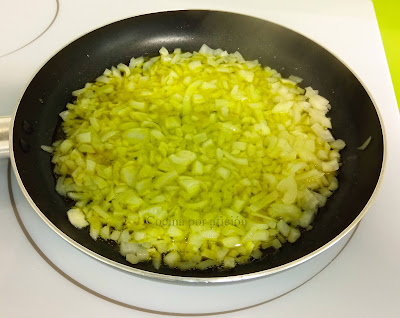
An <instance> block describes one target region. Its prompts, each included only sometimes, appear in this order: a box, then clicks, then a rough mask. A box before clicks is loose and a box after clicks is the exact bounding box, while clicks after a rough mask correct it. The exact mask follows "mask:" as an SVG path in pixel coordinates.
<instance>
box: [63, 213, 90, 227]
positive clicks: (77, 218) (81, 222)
mask: <svg viewBox="0 0 400 318" xmlns="http://www.w3.org/2000/svg"><path fill="white" fill-rule="evenodd" d="M67 215H68V220H69V221H70V222H71V224H72V225H73V226H75V227H77V228H78V229H82V228H84V227H86V226H88V225H89V222H88V221H86V218H85V214H83V212H82V211H81V210H80V209H77V208H73V209H70V210H68V212H67Z"/></svg>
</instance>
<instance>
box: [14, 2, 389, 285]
mask: <svg viewBox="0 0 400 318" xmlns="http://www.w3.org/2000/svg"><path fill="white" fill-rule="evenodd" d="M177 12H210V13H229V14H233V15H238V16H242V17H250V18H252V19H257V20H260V21H266V22H269V23H271V24H274V25H277V26H279V27H280V28H284V29H286V30H289V31H291V32H294V33H296V34H298V35H301V36H303V37H304V38H306V39H308V40H309V41H311V42H313V43H315V44H316V45H318V46H319V47H321V48H323V49H324V50H325V51H326V52H328V53H329V54H330V55H332V56H333V57H335V58H336V59H337V60H338V61H339V62H340V63H341V64H342V65H343V66H345V67H346V68H347V69H348V70H349V71H350V72H351V73H352V74H353V76H354V77H355V78H356V79H357V80H358V82H359V83H360V84H361V86H362V87H363V88H364V90H365V92H366V93H367V94H368V97H369V98H370V100H371V102H372V104H373V106H374V108H375V112H376V114H377V116H378V120H379V124H380V126H381V131H382V141H383V157H382V166H381V170H380V173H379V177H378V181H377V183H376V185H375V188H374V190H373V192H372V194H371V196H370V198H369V199H368V201H367V203H366V204H365V205H364V207H363V209H362V210H361V211H360V213H359V214H358V215H357V217H356V218H355V219H354V220H353V221H352V222H351V223H350V224H349V225H348V226H347V227H346V228H345V229H344V230H343V231H342V232H341V233H340V234H338V235H337V236H336V237H335V238H333V239H332V240H330V241H329V242H327V243H325V244H324V245H323V246H321V247H319V248H318V249H316V250H315V251H313V252H311V253H309V254H307V255H305V256H303V257H301V258H298V259H296V260H293V261H291V262H289V263H286V264H283V265H280V266H277V267H274V268H270V269H266V270H262V271H258V272H253V273H247V274H241V275H234V276H224V277H196V276H193V277H190V276H178V275H169V274H161V273H155V272H150V271H146V270H142V269H139V268H134V267H131V266H128V265H124V264H121V263H119V262H116V261H113V260H110V259H108V258H106V257H104V256H102V255H100V254H98V253H95V252H93V251H92V250H90V249H88V248H86V247H84V246H83V245H81V244H79V243H78V242H76V241H74V240H73V239H72V238H70V237H69V236H68V235H66V234H65V233H64V232H62V231H61V230H60V229H59V228H58V227H56V226H55V225H54V224H53V223H52V222H51V221H50V220H49V219H48V218H47V217H46V216H45V215H44V214H43V212H42V211H41V210H40V209H39V207H38V206H37V205H36V204H35V202H34V201H33V199H32V198H31V196H30V195H29V193H28V191H27V190H26V188H25V186H24V184H23V182H22V179H21V176H20V174H19V171H18V167H17V164H16V161H15V157H14V149H13V147H14V145H13V138H14V134H13V133H14V124H15V118H16V115H17V112H18V108H19V105H20V103H21V100H22V98H23V96H24V95H25V92H26V90H27V89H28V87H29V85H30V84H31V82H32V80H33V79H34V78H35V77H36V75H37V74H38V73H39V72H40V70H41V69H42V68H43V67H44V66H45V65H46V64H47V63H48V62H49V61H50V60H51V59H52V58H53V57H54V56H56V55H57V54H58V53H59V52H61V51H62V50H64V49H65V48H66V47H67V46H69V45H70V44H72V43H73V42H75V41H77V40H78V39H80V38H82V37H83V36H86V35H88V34H90V33H92V32H95V31H97V30H99V29H102V28H105V27H107V26H110V25H112V24H115V23H119V22H122V21H125V20H129V19H133V18H137V17H143V16H150V15H155V14H168V13H177ZM9 145H10V160H11V165H12V167H13V171H14V173H15V176H16V179H17V182H18V185H19V187H20V189H21V191H22V193H23V194H24V196H25V198H26V199H27V200H28V202H29V204H30V205H31V207H32V208H33V209H34V210H35V212H36V213H37V214H38V215H39V216H40V218H41V219H42V220H43V221H44V222H45V223H46V224H47V225H48V226H49V227H50V228H51V229H52V230H53V231H54V232H56V233H57V234H58V235H59V236H60V237H61V238H63V239H64V240H65V241H67V242H68V243H69V244H71V245H72V246H74V247H75V248H77V249H78V250H80V251H81V252H83V253H85V254H87V255H89V256H91V257H93V258H95V259H97V260H99V261H101V262H103V263H105V264H108V265H110V266H112V267H114V268H116V269H118V270H123V271H126V272H130V273H132V274H135V275H139V276H142V277H145V278H149V279H156V280H159V279H160V280H163V281H168V282H180V283H229V282H240V281H245V280H250V279H256V278H259V277H263V276H267V275H273V274H275V273H278V272H281V271H283V270H287V269H290V268H292V267H294V266H296V265H299V264H302V263H304V262H306V261H308V260H310V259H311V258H313V257H315V256H317V255H319V254H320V253H322V252H324V251H325V250H326V249H328V248H329V247H331V246H332V245H334V244H335V243H337V242H338V241H339V240H340V239H342V238H343V237H344V236H345V235H346V234H348V233H349V232H350V231H351V230H352V229H353V228H354V227H355V226H356V225H357V224H358V223H359V222H360V221H361V219H362V218H363V217H364V215H365V214H366V212H367V210H368V209H369V208H370V206H371V204H372V202H373V200H374V199H375V198H376V196H377V194H378V192H379V190H380V188H381V186H382V182H383V181H382V180H383V175H384V173H385V170H386V162H387V134H386V128H385V125H384V122H383V117H382V114H381V112H380V111H379V108H378V107H377V104H376V102H375V100H374V98H373V96H372V94H371V92H370V91H369V89H368V87H367V86H366V85H365V83H364V82H363V81H362V80H361V78H360V76H359V75H358V74H357V73H356V72H355V71H354V70H353V69H352V68H351V67H350V66H349V65H348V64H347V63H345V62H344V61H343V60H342V59H341V58H340V57H338V56H337V55H336V54H334V53H333V52H331V51H330V50H329V49H327V48H326V47H325V46H324V45H322V44H320V43H319V42H317V41H315V40H313V39H311V38H309V37H308V36H307V35H304V34H302V33H301V32H299V31H296V30H293V29H292V28H290V27H286V26H283V25H281V24H279V23H276V22H272V21H269V20H266V19H263V18H259V17H257V16H253V15H250V14H241V13H237V12H232V11H221V10H202V9H193V10H192V9H188V10H166V11H158V12H152V13H147V14H139V15H134V16H132V17H128V18H124V19H121V20H117V21H114V22H111V23H108V24H105V25H103V26H100V27H98V28H96V29H92V30H90V31H88V32H86V33H83V34H80V35H79V36H77V37H76V38H75V39H73V40H72V41H70V42H68V43H67V44H66V45H64V46H63V47H62V48H60V49H58V51H57V52H55V53H54V54H52V55H51V56H50V58H48V59H47V60H46V61H45V62H44V63H43V64H42V65H41V66H39V68H38V69H37V71H36V72H35V73H34V74H33V75H32V77H31V79H30V80H29V82H28V83H27V85H26V86H25V88H24V90H23V91H22V93H21V96H20V98H19V99H18V102H17V105H16V107H15V109H14V113H13V115H12V116H11V123H10V134H9Z"/></svg>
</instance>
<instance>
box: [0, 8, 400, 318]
mask: <svg viewBox="0 0 400 318" xmlns="http://www.w3.org/2000/svg"><path fill="white" fill-rule="evenodd" d="M5 2H6V1H3V2H2V4H1V5H0V10H1V11H2V12H3V13H2V14H3V15H4V16H8V15H14V17H15V19H14V20H13V19H9V20H7V21H11V22H13V21H14V22H15V20H16V19H18V21H20V23H22V24H23V28H21V25H20V24H18V25H17V26H18V29H15V27H16V26H15V25H13V24H12V23H11V22H10V23H11V24H7V23H8V22H7V21H6V20H5V19H3V18H2V19H0V20H1V21H0V41H1V43H3V44H4V45H5V44H7V45H8V47H7V48H4V47H2V49H1V50H0V52H1V53H3V52H6V51H7V49H10V52H11V51H13V50H15V49H17V48H18V47H21V46H23V45H25V44H27V43H29V41H30V40H33V39H34V38H35V37H37V36H38V35H40V33H41V32H42V31H44V30H45V29H46V27H47V26H48V24H50V23H51V20H52V18H53V16H54V14H55V13H56V11H57V2H56V0H36V1H35V3H36V5H35V6H32V5H28V1H27V0H25V1H23V0H14V1H13V2H12V1H11V0H8V1H7V3H9V4H8V5H5V4H4V3H5ZM29 3H30V2H29ZM188 8H202V9H218V10H225V11H233V12H239V13H244V14H249V15H253V16H257V17H261V18H265V19H267V20H270V21H273V22H277V23H280V24H282V25H285V26H287V27H290V28H292V29H295V30H297V31H298V32H300V33H302V34H305V35H307V36H308V37H310V38H311V39H313V40H315V41H316V42H318V43H320V44H322V45H324V46H325V47H327V48H328V49H329V50H330V51H331V52H333V53H334V54H336V55H337V56H338V57H340V58H341V59H342V60H343V61H345V63H346V64H347V65H349V66H350V67H351V68H352V69H353V70H354V71H355V72H356V73H357V75H358V76H359V78H361V79H362V81H363V83H364V84H365V86H366V87H367V88H368V89H369V91H370V92H371V94H372V96H373V97H374V99H375V101H376V104H377V106H378V108H379V110H380V112H381V114H382V117H383V120H384V125H385V128H386V133H387V139H388V156H387V164H386V173H385V177H384V181H383V183H382V187H381V190H380V192H379V194H378V196H377V197H376V199H375V200H374V203H373V205H372V206H371V208H370V209H369V212H368V213H367V215H366V216H365V218H364V219H363V221H362V222H361V225H360V226H359V228H358V230H357V231H356V233H355V235H354V237H353V238H352V240H351V241H350V243H349V245H348V246H347V247H346V248H345V250H344V251H343V252H342V253H341V254H340V255H339V256H338V257H337V258H336V259H335V260H334V261H333V263H332V264H330V265H329V266H328V267H327V268H326V269H325V270H324V271H323V272H321V273H320V274H318V275H317V276H316V277H314V278H313V279H312V280H311V281H309V282H308V283H306V284H305V285H303V286H301V287H300V288H298V289H296V290H295V291H293V292H291V293H289V294H287V295H285V296H282V297H280V298H278V299H276V300H273V301H271V302H268V303H266V304H263V305H260V306H257V307H254V308H251V309H247V310H244V311H238V312H235V313H229V314H225V315H221V316H226V317H264V316H267V315H268V317H292V316H298V317H309V318H312V317H320V316H323V317H335V318H336V317H339V316H341V317H376V316H379V317H399V316H400V306H398V301H399V296H400V274H399V273H400V271H399V269H400V253H398V250H399V248H400V231H399V224H400V213H399V209H398V207H397V204H396V203H395V202H396V201H395V198H396V195H397V192H398V191H397V189H396V187H397V185H398V176H400V168H399V165H398V162H399V161H400V150H399V148H398V147H397V145H400V120H399V119H400V117H399V112H398V109H397V105H396V100H395V96H394V93H393V87H392V84H391V81H390V76H389V71H388V67H387V62H386V59H385V55H384V50H383V46H382V42H381V38H380V34H379V30H378V25H377V21H376V18H375V13H374V10H373V6H372V3H371V2H370V1H369V0H351V1H350V0H324V1H321V0H293V1H290V0H282V1H276V0H275V1H274V0H271V1H269V0H259V1H256V0H247V1H235V0H229V1H228V0H219V1H216V0H202V1H194V0H169V1H164V0H157V1H155V0H147V1H140V2H137V1H132V0H113V1H107V0H85V1H78V0H60V4H59V8H58V9H59V10H58V14H57V17H56V19H55V21H54V23H53V24H52V25H51V26H50V28H49V29H48V30H47V31H46V32H45V33H44V34H43V35H42V36H40V37H39V38H38V39H36V40H35V41H33V42H32V43H31V44H29V45H27V46H25V47H24V48H22V49H20V50H17V51H15V52H13V53H11V54H9V55H6V56H3V57H1V56H0V70H1V74H2V76H0V115H9V114H11V112H12V110H13V108H14V107H15V105H16V103H17V101H18V99H19V96H20V95H21V93H22V92H23V89H24V87H25V86H26V85H27V83H28V82H29V80H30V79H31V78H32V76H33V75H34V73H35V72H36V71H37V69H38V67H39V66H41V65H42V64H43V63H44V62H45V61H46V60H47V59H48V58H49V57H50V56H51V55H53V54H54V53H55V52H56V51H58V50H59V49H61V48H62V47H63V46H64V45H65V44H67V43H69V42H70V41H72V40H74V39H75V38H77V37H78V36H80V35H82V34H83V33H86V32H87V31H90V30H92V29H95V28H96V27H98V26H101V25H104V24H107V23H109V22H112V21H116V20H119V19H122V18H125V17H129V16H134V15H138V14H142V13H148V12H154V11H164V10H174V9H188ZM7 9H10V12H9V13H8V15H7V14H4V10H7ZM20 10H25V11H26V12H25V13H24V14H25V15H24V14H19V13H21V12H20ZM38 11H40V12H38ZM35 16H36V19H37V20H35ZM0 17H1V15H0ZM24 17H31V18H29V19H28V18H24ZM35 21H40V23H39V22H35ZM46 21H47V22H46ZM14 22H13V23H14ZM45 22H46V23H45ZM25 24H26V25H25ZM24 28H25V29H26V30H27V31H26V32H22V31H21V30H23V29H24ZM13 38H14V39H15V42H13V41H12V39H13ZM10 39H11V40H10ZM6 53H7V52H6ZM0 55H2V54H0ZM7 166H8V162H7V161H6V160H3V161H0V224H1V231H0V251H1V258H0V317H28V316H29V317H43V318H46V317H60V318H63V317H84V316H87V317H93V316H95V317H98V318H102V317H110V316H114V315H115V316H118V317H119V318H123V317H132V316H133V317H155V316H156V314H152V313H148V312H141V311H137V310H133V309H130V308H125V307H122V306H118V305H116V304H114V303H110V302H107V301H106V300H103V299H101V298H98V297H96V296H94V295H92V294H90V293H88V292H86V291H84V290H83V289H81V288H79V287H77V286H76V285H74V284H72V283H71V282H70V281H68V280H66V279H65V278H64V277H63V276H61V275H60V274H59V273H58V272H56V271H55V270H54V269H53V268H52V267H50V266H49V265H48V263H47V262H45V261H44V260H43V258H42V257H41V256H40V255H39V254H38V253H37V252H36V251H35V250H34V249H33V247H32V245H31V244H30V243H29V241H28V240H27V238H26V237H25V235H24V234H23V232H22V230H21V228H20V226H19V225H18V222H17V220H16V217H15V215H14V213H13V211H12V207H11V203H10V199H9V192H8V185H7ZM366 173H368V172H366ZM134 288H135V286H132V289H134ZM215 301H218V299H216V300H215ZM154 302H157V299H154Z"/></svg>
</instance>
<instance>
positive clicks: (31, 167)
mask: <svg viewBox="0 0 400 318" xmlns="http://www.w3.org/2000/svg"><path fill="white" fill-rule="evenodd" d="M203 43H205V44H207V45H208V46H210V47H212V48H222V49H224V50H227V51H228V52H235V51H237V50H239V51H240V53H241V54H242V55H243V56H244V57H245V59H247V60H252V59H258V60H259V62H260V63H262V64H263V65H268V66H271V67H272V68H275V69H277V70H278V71H279V72H281V73H282V75H283V76H285V77H287V76H289V75H292V74H293V75H297V76H299V77H301V78H303V79H304V81H303V83H302V86H303V87H306V86H312V87H313V88H314V89H318V90H319V92H320V94H321V95H322V96H324V97H326V98H327V99H328V100H329V101H330V103H331V105H332V109H331V111H330V112H329V116H330V117H331V118H332V125H333V130H332V133H333V135H334V136H335V138H340V139H343V140H345V142H346V144H347V146H346V148H345V149H344V150H343V151H341V154H342V162H343V166H342V167H341V169H340V174H339V183H340V186H339V189H338V190H337V191H336V192H335V193H334V194H333V196H332V197H330V198H329V199H328V203H327V204H326V206H325V207H323V208H321V209H320V211H319V213H318V216H317V217H316V219H315V221H314V224H313V226H314V227H313V229H312V230H311V231H307V232H304V233H303V235H302V236H301V238H300V239H299V240H298V241H297V242H296V243H294V244H286V245H284V247H283V248H281V249H280V250H279V251H278V252H274V253H271V252H268V251H267V252H266V254H268V255H267V256H266V257H264V258H262V259H261V260H258V261H254V262H251V263H249V264H245V265H240V266H237V267H235V268H234V269H231V270H224V271H222V270H218V269H209V270H205V271H198V270H191V271H180V270H176V269H171V268H167V267H161V268H160V269H159V270H156V269H154V268H153V267H152V265H151V264H150V263H140V264H137V265H132V264H130V263H128V262H127V261H126V260H125V259H124V257H123V256H121V255H120V253H119V249H118V248H117V247H115V246H112V245H110V244H108V243H107V242H105V241H99V240H98V241H94V240H92V239H91V238H90V236H89V233H88V230H87V229H84V230H78V229H76V228H75V227H74V226H72V225H71V224H70V222H69V221H68V218H67V214H66V211H67V210H68V209H69V208H70V207H71V206H72V205H73V202H72V201H70V200H67V199H65V198H63V197H61V196H60V195H59V194H57V192H56V191H55V176H54V174H53V167H52V164H51V158H50V155H49V154H47V153H45V152H44V151H42V150H41V148H40V147H41V145H50V144H51V143H52V142H53V141H54V139H55V134H56V131H57V129H58V127H59V125H60V118H59V115H58V114H59V113H60V112H61V111H62V110H63V109H64V108H65V106H66V104H67V103H68V102H70V101H71V99H72V97H71V92H72V91H74V90H76V89H79V88H81V87H83V86H84V84H85V83H87V82H91V81H93V80H94V79H95V78H96V77H98V76H99V75H101V74H102V72H103V71H104V69H105V68H110V67H111V66H113V65H117V64H118V63H121V62H122V63H128V62H129V60H130V58H131V57H132V56H135V57H138V56H142V55H148V56H155V55H158V51H159V49H160V48H161V47H162V46H164V47H166V48H167V49H168V50H173V49H175V48H178V47H179V48H181V49H182V50H183V51H194V50H197V51H198V50H199V48H200V47H201V45H202V44H203ZM10 135H11V139H10V144H11V147H10V148H11V150H10V155H11V161H12V164H13V167H14V171H15V173H16V175H17V179H18V181H19V184H20V186H21V188H22V190H23V191H24V193H25V195H26V197H27V198H28V200H29V201H30V203H31V204H32V206H33V208H34V209H35V210H36V212H37V213H38V214H39V215H40V216H41V217H42V219H43V220H44V221H45V222H46V223H47V224H48V225H49V226H50V227H51V228H53V229H54V230H55V231H56V232H57V233H58V234H60V235H61V236H62V237H63V238H64V239H66V240H67V241H68V242H70V243H72V244H73V245H74V246H76V247H77V248H79V249H81V250H82V251H84V252H86V253H87V254H89V255H91V256H94V257H96V258H98V259H100V260H102V261H104V262H106V263H108V264H110V265H113V266H116V267H117V268H120V269H125V270H129V271H131V272H133V273H137V274H141V275H145V276H147V277H152V278H162V279H166V280H181V281H207V282H216V281H235V280H242V279H247V278H252V277H258V276H262V275H266V274H271V273H274V272H277V271H278V270H282V269H287V268H289V267H291V266H294V265H296V264H299V263H301V262H302V261H305V260H307V259H308V258H311V257H312V256H314V255H316V254H318V253H319V252H322V251H323V250H324V249H326V248H327V247H329V246H330V245H332V244H334V243H335V242H336V241H337V240H338V239H340V238H341V237H342V236H344V235H345V234H346V233H348V232H349V231H350V230H351V229H352V228H353V227H354V226H355V225H356V224H357V222H358V221H360V219H361V217H362V216H363V215H364V213H365V210H366V207H367V206H368V204H369V202H370V199H371V197H372V196H373V194H374V191H375V189H376V187H377V184H378V181H379V179H380V175H381V170H382V166H383V162H384V138H383V133H382V127H381V124H380V120H379V116H378V113H377V110H376V108H375V106H374V104H373V102H372V100H371V97H370V96H369V95H368V93H367V92H366V90H365V88H364V87H363V85H362V84H361V83H360V82H359V80H358V79H357V78H356V77H355V76H354V74H353V73H352V72H351V71H350V70H349V69H348V68H347V67H346V66H345V65H343V63H342V62H341V61H339V60H338V59H337V58H336V57H335V56H333V55H332V54H331V53H329V52H328V51H326V50H325V49H324V48H322V47H321V46H319V45H318V44H316V43H314V42H313V41H311V40H309V39H307V38H306V37H304V36H302V35H299V34H298V33H296V32H293V31H291V30H289V29H286V28H284V27H282V26H279V25H276V24H274V23H270V22H267V21H263V20H260V19H257V18H253V17H248V16H244V15H239V14H233V13H227V12H215V11H175V12H162V13H154V14H149V15H143V16H138V17H133V18H130V19H126V20H122V21H119V22H116V23H113V24H110V25H107V26H105V27H102V28H100V29H97V30H95V31H93V32H91V33H89V34H86V35H85V36H83V37H81V38H79V39H78V40H76V41H74V42H72V43H71V44H69V45H68V46H66V47H65V48H64V49H62V50H61V51H60V52H58V53H57V54H56V55H55V56H54V57H53V58H51V59H50V60H49V61H48V62H47V63H46V64H45V65H44V66H43V67H42V68H41V69H40V71H39V72H38V73H37V74H36V76H35V77H34V78H33V80H32V81H31V82H30V84H29V86H28V87H27V89H26V91H25V93H24V94H23V96H22V99H21V101H20V103H19V105H18V108H17V110H16V113H15V118H14V121H13V125H12V130H11V133H10ZM370 136H371V137H372V139H371V142H370V144H369V146H368V147H367V148H366V149H365V150H362V151H361V150H358V149H357V147H359V146H360V145H362V144H363V143H364V141H365V140H366V139H367V138H368V137H370ZM66 257H67V256H66Z"/></svg>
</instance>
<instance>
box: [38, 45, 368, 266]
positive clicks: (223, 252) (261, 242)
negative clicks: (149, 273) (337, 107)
mask: <svg viewBox="0 0 400 318" xmlns="http://www.w3.org/2000/svg"><path fill="white" fill-rule="evenodd" d="M159 52H160V56H157V57H152V58H147V57H138V58H132V59H131V60H130V61H129V65H125V64H118V65H117V66H116V67H111V68H110V69H106V70H105V71H104V73H103V74H102V75H101V76H100V77H98V78H97V79H96V81H95V82H94V83H88V84H86V85H85V87H84V88H82V89H79V90H76V91H74V92H73V96H75V97H76V100H75V101H74V102H73V103H69V104H67V109H66V110H64V111H63V112H61V113H60V117H61V118H62V120H63V125H62V128H63V131H64V132H65V135H66V138H65V139H64V140H59V141H57V142H55V143H54V144H53V145H52V147H49V146H42V149H43V150H44V151H47V152H51V153H52V162H53V163H54V165H55V173H56V174H57V175H58V180H57V184H56V191H57V192H58V193H59V194H60V195H63V196H66V197H69V198H71V199H73V200H75V201H76V203H75V206H74V207H73V208H72V209H70V210H69V211H68V212H67V215H68V219H69V220H70V222H71V224H72V225H74V226H75V227H77V228H84V227H87V226H90V232H89V233H90V236H91V237H92V238H93V239H94V240H97V239H98V238H101V239H104V240H112V241H114V242H117V243H118V244H119V248H120V252H121V254H122V255H123V256H124V257H126V260H127V261H128V262H130V263H132V264H137V263H139V262H146V261H151V262H152V264H153V266H154V267H155V268H159V267H160V266H162V264H165V265H166V266H169V267H176V268H178V269H181V270H189V269H193V268H197V269H200V270H203V269H206V268H210V267H214V266H221V267H223V268H233V267H235V266H236V265H237V264H243V263H245V262H248V261H250V260H252V259H259V258H261V257H262V255H263V252H262V250H263V249H265V248H274V249H279V248H281V246H282V244H284V243H285V242H289V243H293V242H295V241H296V240H298V239H299V237H300V234H301V231H300V229H301V228H304V229H310V228H311V227H312V226H311V222H312V220H313V219H314V216H315V214H316V213H317V211H318V208H319V207H321V206H323V205H325V203H326V200H327V197H329V196H330V195H331V194H332V192H333V191H335V190H336V189H337V187H338V181H337V179H336V177H335V175H336V173H337V170H338V169H339V167H340V154H339V151H340V150H341V149H343V148H344V147H345V142H344V141H342V140H340V139H338V140H335V139H334V138H333V136H332V134H331V132H330V130H329V129H330V128H332V125H331V121H330V119H329V118H327V117H326V113H327V112H328V111H329V108H330V105H329V102H328V100H327V99H325V98H324V97H322V96H320V95H318V91H316V90H313V89H312V88H311V87H307V88H305V89H302V88H300V87H298V86H297V83H300V82H301V81H302V79H301V78H299V77H296V76H290V77H289V78H282V75H281V74H280V73H278V72H277V71H276V70H272V69H271V68H269V67H265V68H263V67H262V66H261V65H260V64H259V63H258V61H256V60H255V61H246V60H244V58H243V57H242V55H241V54H240V53H239V52H235V53H233V54H229V53H228V52H226V51H224V50H222V49H217V50H214V49H211V48H210V47H208V46H207V45H203V46H202V47H201V49H200V51H199V52H182V50H180V49H175V50H174V51H171V53H170V52H169V51H168V50H167V49H166V48H161V49H160V51H159ZM370 139H371V138H369V139H368V140H367V142H366V143H365V145H363V146H362V147H363V148H365V147H366V146H367V145H368V143H369V141H370ZM362 147H360V148H359V149H361V148H362ZM363 148H362V149H363Z"/></svg>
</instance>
